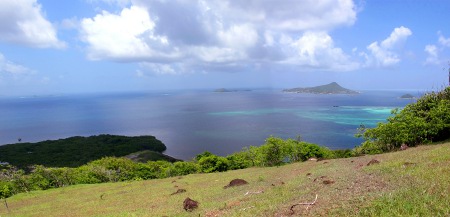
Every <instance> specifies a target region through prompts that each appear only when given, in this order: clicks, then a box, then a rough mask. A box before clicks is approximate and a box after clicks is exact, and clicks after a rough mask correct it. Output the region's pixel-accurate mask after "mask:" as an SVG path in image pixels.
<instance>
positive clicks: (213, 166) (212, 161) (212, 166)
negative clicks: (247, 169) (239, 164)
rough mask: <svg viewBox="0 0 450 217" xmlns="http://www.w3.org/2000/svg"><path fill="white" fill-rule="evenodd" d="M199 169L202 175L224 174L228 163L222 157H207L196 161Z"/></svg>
mask: <svg viewBox="0 0 450 217" xmlns="http://www.w3.org/2000/svg"><path fill="white" fill-rule="evenodd" d="M198 164H199V166H200V169H201V171H202V172H204V173H212V172H224V171H227V170H228V166H229V162H228V160H227V159H226V158H224V157H219V156H216V155H209V156H204V157H202V158H200V160H199V161H198Z"/></svg>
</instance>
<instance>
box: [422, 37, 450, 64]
mask: <svg viewBox="0 0 450 217" xmlns="http://www.w3.org/2000/svg"><path fill="white" fill-rule="evenodd" d="M437 34H438V40H437V45H427V46H425V49H424V51H425V52H426V53H427V58H426V60H425V64H433V65H439V64H442V63H443V62H445V59H443V58H441V57H440V55H439V54H441V55H442V54H444V55H445V51H446V48H447V47H450V38H445V36H444V35H442V33H441V32H440V31H439V32H438V33H437Z"/></svg>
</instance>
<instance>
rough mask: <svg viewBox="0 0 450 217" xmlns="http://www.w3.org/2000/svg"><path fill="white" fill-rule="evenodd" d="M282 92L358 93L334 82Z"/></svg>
mask: <svg viewBox="0 0 450 217" xmlns="http://www.w3.org/2000/svg"><path fill="white" fill-rule="evenodd" d="M283 92H294V93H313V94H358V92H357V91H353V90H349V89H346V88H343V87H341V85H339V84H338V83H336V82H332V83H329V84H326V85H320V86H316V87H306V88H301V87H298V88H292V89H285V90H283Z"/></svg>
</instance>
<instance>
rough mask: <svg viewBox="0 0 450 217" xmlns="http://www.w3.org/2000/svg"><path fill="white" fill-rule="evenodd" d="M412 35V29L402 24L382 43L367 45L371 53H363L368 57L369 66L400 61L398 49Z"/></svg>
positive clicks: (388, 64) (392, 63)
mask: <svg viewBox="0 0 450 217" xmlns="http://www.w3.org/2000/svg"><path fill="white" fill-rule="evenodd" d="M411 35H412V32H411V30H410V29H408V28H406V27H403V26H401V27H398V28H395V29H394V30H393V31H392V33H391V35H390V36H389V37H388V38H386V39H385V40H383V41H382V42H381V43H380V42H378V41H375V42H373V43H371V44H370V45H369V46H367V49H368V50H369V51H370V54H371V55H367V54H365V53H363V54H362V55H363V56H365V57H366V59H367V62H366V64H367V66H392V65H395V64H397V63H398V62H400V60H401V59H400V56H399V54H398V51H399V50H400V49H401V46H402V45H403V44H404V42H405V41H406V40H407V39H408V37H409V36H411Z"/></svg>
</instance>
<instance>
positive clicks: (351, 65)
mask: <svg viewBox="0 0 450 217" xmlns="http://www.w3.org/2000/svg"><path fill="white" fill-rule="evenodd" d="M282 43H287V44H289V47H290V48H291V49H292V50H291V51H293V54H292V55H290V58H289V59H288V60H287V62H288V63H291V64H295V65H300V66H304V67H312V68H320V69H325V70H334V71H349V70H353V69H356V68H358V67H359V64H358V63H356V62H353V61H351V59H350V57H349V56H348V55H346V54H345V53H344V51H342V49H340V48H337V47H335V46H334V42H333V39H332V38H331V36H329V35H328V34H327V33H325V32H306V33H304V34H303V35H302V36H301V37H300V38H299V39H297V40H291V39H288V38H286V37H285V38H283V39H282Z"/></svg>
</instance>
